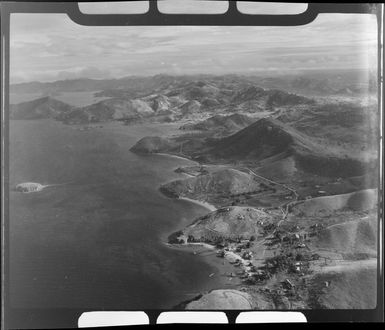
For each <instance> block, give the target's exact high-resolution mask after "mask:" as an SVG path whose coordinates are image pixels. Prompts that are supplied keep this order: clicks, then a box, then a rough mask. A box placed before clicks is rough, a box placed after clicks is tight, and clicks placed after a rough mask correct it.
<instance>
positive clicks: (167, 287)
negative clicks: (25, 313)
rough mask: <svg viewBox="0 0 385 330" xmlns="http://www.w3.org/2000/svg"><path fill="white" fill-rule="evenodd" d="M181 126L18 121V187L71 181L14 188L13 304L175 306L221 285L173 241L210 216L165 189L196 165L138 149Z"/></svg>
mask: <svg viewBox="0 0 385 330" xmlns="http://www.w3.org/2000/svg"><path fill="white" fill-rule="evenodd" d="M175 129H176V127H175V126H172V125H162V126H155V125H148V126H123V125H121V124H120V123H109V124H105V125H103V128H96V129H93V130H88V131H81V130H77V129H76V128H75V127H72V126H66V125H62V124H60V123H57V122H54V121H50V120H41V121H40V120H38V121H11V123H10V164H9V166H10V187H11V188H12V187H14V185H16V184H18V183H20V182H27V181H32V182H39V183H42V184H62V183H66V184H65V185H60V186H52V187H48V188H46V189H44V190H43V191H41V192H36V193H29V194H22V193H18V192H15V191H12V189H11V192H10V204H9V207H10V208H9V210H10V218H9V221H10V253H11V254H10V278H11V282H10V284H11V285H10V294H11V305H12V307H15V308H32V307H33V308H69V307H71V308H84V307H87V308H92V309H94V310H100V309H123V310H133V309H157V308H171V307H173V306H175V305H176V304H178V303H179V302H181V301H183V300H186V299H190V298H192V297H193V296H194V295H196V294H197V293H199V292H200V291H202V290H205V289H207V288H212V287H213V285H214V286H215V284H213V282H212V281H217V280H214V279H211V278H210V277H209V276H208V275H209V274H211V273H212V272H213V269H212V267H213V266H210V265H208V264H206V263H205V262H204V261H203V259H201V258H199V257H198V256H196V255H194V254H192V253H191V252H188V251H182V250H181V251H178V250H177V249H171V248H169V247H167V246H166V245H165V244H164V241H165V240H166V238H167V236H168V235H169V234H170V233H171V232H172V231H175V230H178V229H180V228H183V227H184V226H185V225H187V224H189V223H190V222H192V220H193V219H194V218H195V217H197V216H200V215H203V214H205V213H207V210H206V209H205V208H203V207H202V206H199V205H196V204H193V203H191V202H188V201H183V200H173V199H169V198H167V197H165V196H163V195H162V194H161V193H160V192H159V190H158V187H159V185H160V184H161V183H164V182H167V181H169V180H172V179H177V178H182V177H183V174H177V173H174V169H175V168H176V167H178V166H181V165H189V164H191V162H190V161H188V160H183V159H178V158H173V157H167V156H159V155H150V156H139V155H135V154H133V153H131V152H130V150H129V149H130V147H131V146H132V145H133V144H134V143H135V142H136V141H137V140H138V139H140V138H141V137H143V136H146V135H158V134H163V133H165V132H172V131H173V130H175ZM218 285H219V283H218Z"/></svg>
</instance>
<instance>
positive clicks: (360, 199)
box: [292, 189, 377, 216]
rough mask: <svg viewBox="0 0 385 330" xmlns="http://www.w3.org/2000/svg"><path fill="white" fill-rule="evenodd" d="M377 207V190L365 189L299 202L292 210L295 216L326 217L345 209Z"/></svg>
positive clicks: (362, 209) (354, 209)
mask: <svg viewBox="0 0 385 330" xmlns="http://www.w3.org/2000/svg"><path fill="white" fill-rule="evenodd" d="M376 205H377V189H366V190H360V191H357V192H352V193H349V194H340V195H334V196H323V197H316V198H312V199H309V200H305V201H302V202H299V203H298V204H296V205H295V206H293V208H292V212H293V214H295V215H297V216H328V215H331V214H333V213H334V212H336V211H341V210H345V209H349V210H353V211H367V210H371V209H373V208H375V207H376Z"/></svg>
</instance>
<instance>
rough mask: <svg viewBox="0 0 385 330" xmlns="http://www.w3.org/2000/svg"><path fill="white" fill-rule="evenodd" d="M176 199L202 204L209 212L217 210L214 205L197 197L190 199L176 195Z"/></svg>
mask: <svg viewBox="0 0 385 330" xmlns="http://www.w3.org/2000/svg"><path fill="white" fill-rule="evenodd" d="M177 199H180V200H185V201H188V202H191V203H194V204H197V205H200V206H203V207H204V208H206V209H208V210H209V211H210V212H214V211H216V210H217V208H216V207H215V206H214V205H212V204H210V203H207V202H203V201H199V200H197V199H191V198H188V197H178V198H177Z"/></svg>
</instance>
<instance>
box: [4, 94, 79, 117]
mask: <svg viewBox="0 0 385 330" xmlns="http://www.w3.org/2000/svg"><path fill="white" fill-rule="evenodd" d="M73 108H74V107H73V106H71V105H69V104H67V103H64V102H61V101H58V100H55V99H54V98H51V97H49V96H47V97H42V98H39V99H36V100H33V101H28V102H22V103H19V104H12V105H11V106H10V118H11V119H47V118H54V119H58V120H61V119H62V118H63V116H65V115H66V114H68V113H69V112H70V111H71V110H72V109H73Z"/></svg>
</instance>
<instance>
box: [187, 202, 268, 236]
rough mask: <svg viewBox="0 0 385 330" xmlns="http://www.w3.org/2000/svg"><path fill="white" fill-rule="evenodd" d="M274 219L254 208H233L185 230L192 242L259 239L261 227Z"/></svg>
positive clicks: (202, 219)
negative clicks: (261, 224)
mask: <svg viewBox="0 0 385 330" xmlns="http://www.w3.org/2000/svg"><path fill="white" fill-rule="evenodd" d="M271 219H272V217H271V216H270V215H269V214H267V213H266V212H264V211H262V210H259V209H256V208H253V207H240V206H231V207H224V208H221V209H219V210H216V211H214V212H211V213H209V214H207V215H205V216H203V217H200V218H198V219H197V220H195V221H194V222H193V223H192V224H191V225H190V226H188V227H187V228H185V229H184V230H183V234H184V235H185V237H190V240H191V239H193V240H195V241H203V242H211V243H213V242H215V241H217V240H218V239H233V240H236V239H239V238H242V239H250V237H252V236H254V237H257V236H258V233H259V231H260V229H261V228H262V227H261V226H259V225H258V223H261V222H262V223H265V224H266V223H268V221H270V220H271Z"/></svg>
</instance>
